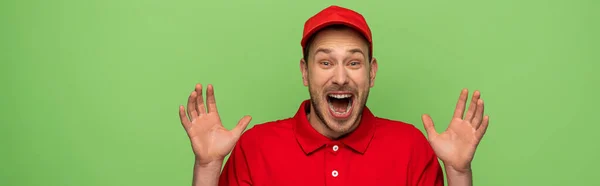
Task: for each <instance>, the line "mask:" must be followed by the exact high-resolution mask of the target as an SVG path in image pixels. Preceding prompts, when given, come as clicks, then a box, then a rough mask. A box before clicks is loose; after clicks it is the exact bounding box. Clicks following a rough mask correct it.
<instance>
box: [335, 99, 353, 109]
mask: <svg viewBox="0 0 600 186" xmlns="http://www.w3.org/2000/svg"><path fill="white" fill-rule="evenodd" d="M349 102H350V99H347V98H346V99H331V105H332V106H333V109H334V111H336V112H346V109H347V108H348V103H349Z"/></svg>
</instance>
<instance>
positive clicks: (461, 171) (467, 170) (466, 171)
mask: <svg viewBox="0 0 600 186" xmlns="http://www.w3.org/2000/svg"><path fill="white" fill-rule="evenodd" d="M444 167H445V169H446V173H447V174H455V175H470V174H471V173H472V172H473V171H472V170H471V166H470V165H469V166H465V167H461V168H456V167H453V166H451V165H446V166H444Z"/></svg>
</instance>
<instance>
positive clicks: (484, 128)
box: [476, 116, 490, 141]
mask: <svg viewBox="0 0 600 186" xmlns="http://www.w3.org/2000/svg"><path fill="white" fill-rule="evenodd" d="M489 122H490V117H489V116H485V117H483V121H482V122H481V127H479V128H478V129H477V133H476V134H477V139H479V140H480V141H481V138H483V135H485V132H486V131H487V128H488V123H489Z"/></svg>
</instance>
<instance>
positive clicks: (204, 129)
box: [179, 85, 251, 164]
mask: <svg viewBox="0 0 600 186" xmlns="http://www.w3.org/2000/svg"><path fill="white" fill-rule="evenodd" d="M206 95H207V96H206V97H207V99H206V103H207V105H208V109H206V108H205V106H204V100H203V99H202V85H197V86H196V89H195V90H194V92H192V94H191V95H190V97H189V98H188V112H187V114H188V115H189V118H188V117H186V113H185V108H184V107H183V106H180V108H179V116H180V119H181V123H182V125H183V127H184V128H185V130H186V132H187V134H188V137H189V138H190V141H191V143H192V149H193V151H194V154H195V155H196V159H197V160H199V161H200V162H199V163H201V164H204V163H210V162H212V161H219V160H223V159H224V158H225V156H226V155H227V154H229V152H231V149H233V147H234V145H235V143H236V142H237V140H238V139H239V137H240V136H241V134H242V132H243V131H244V130H245V129H246V127H247V126H248V124H249V123H250V119H251V118H250V117H249V116H245V117H243V118H242V119H241V120H240V122H239V123H238V125H237V126H236V127H235V128H234V129H233V130H227V129H226V128H225V127H223V124H222V123H221V118H220V117H219V113H218V112H217V106H216V101H215V97H214V90H213V88H212V86H211V85H209V86H208V92H207V94H206Z"/></svg>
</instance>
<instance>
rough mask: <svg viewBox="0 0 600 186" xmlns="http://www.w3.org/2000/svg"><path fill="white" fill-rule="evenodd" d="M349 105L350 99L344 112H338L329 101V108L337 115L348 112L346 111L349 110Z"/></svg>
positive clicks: (350, 103)
mask: <svg viewBox="0 0 600 186" xmlns="http://www.w3.org/2000/svg"><path fill="white" fill-rule="evenodd" d="M351 107H352V100H350V102H349V103H348V107H346V111H344V112H338V111H336V110H335V108H334V107H333V104H331V103H329V109H331V110H332V111H333V112H335V114H338V115H342V114H346V113H348V111H350V108H351Z"/></svg>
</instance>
